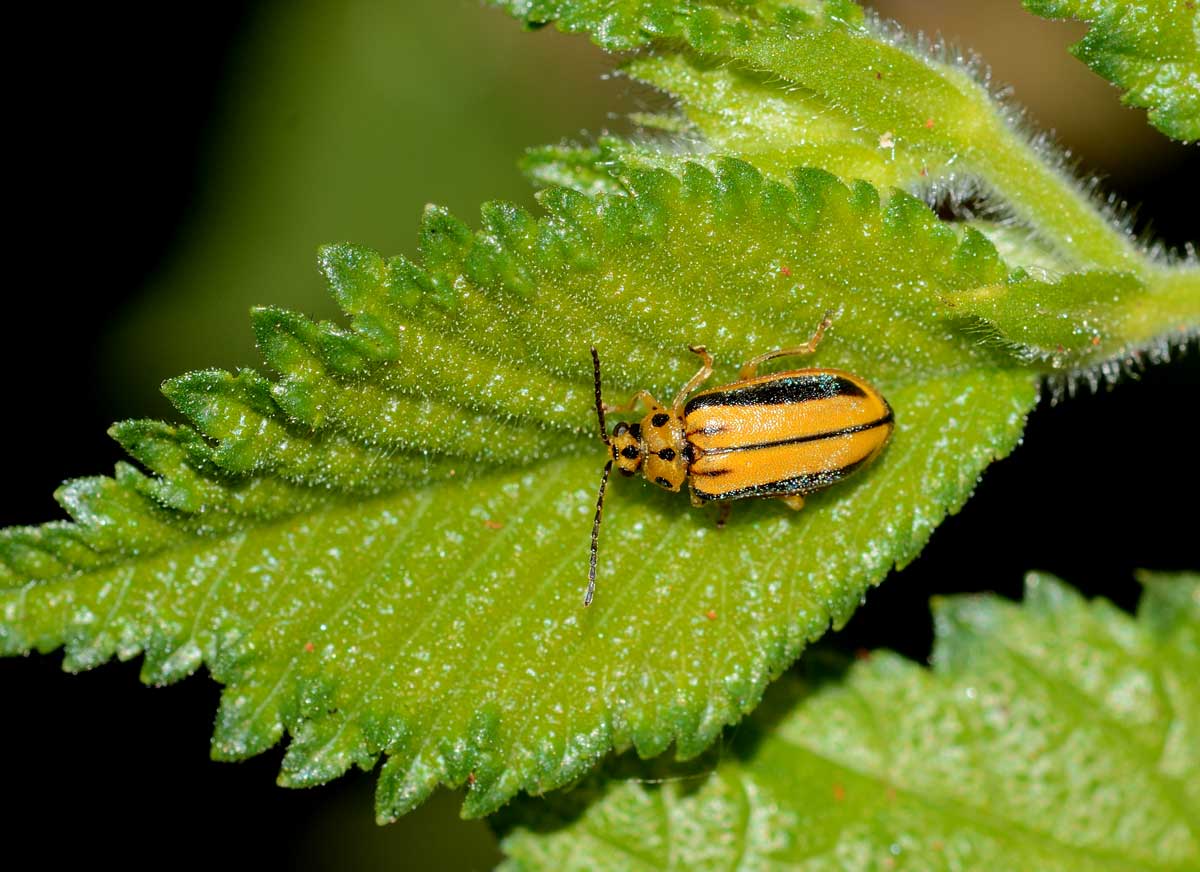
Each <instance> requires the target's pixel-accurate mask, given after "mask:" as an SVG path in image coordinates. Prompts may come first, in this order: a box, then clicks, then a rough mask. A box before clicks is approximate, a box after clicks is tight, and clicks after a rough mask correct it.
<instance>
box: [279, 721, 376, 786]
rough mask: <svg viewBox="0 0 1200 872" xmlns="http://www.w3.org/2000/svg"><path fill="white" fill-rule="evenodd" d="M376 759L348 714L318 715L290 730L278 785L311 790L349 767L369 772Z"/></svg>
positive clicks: (356, 723)
mask: <svg viewBox="0 0 1200 872" xmlns="http://www.w3.org/2000/svg"><path fill="white" fill-rule="evenodd" d="M377 759H378V754H377V753H372V752H371V751H370V750H368V748H367V746H366V742H365V741H364V738H363V734H362V728H361V726H360V724H359V723H358V721H357V719H355V718H354V717H353V716H352V715H351V713H349V712H346V711H336V712H332V713H320V714H318V715H315V716H312V717H309V718H307V719H305V720H303V721H301V722H300V723H299V724H298V725H296V726H295V727H294V728H293V733H292V740H291V742H289V743H288V748H287V751H286V753H285V754H284V756H283V764H282V766H281V767H280V770H279V778H278V782H279V784H280V785H281V786H283V787H312V786H314V785H317V784H324V783H325V782H327V781H332V780H333V779H334V778H337V777H339V776H340V775H343V774H344V773H345V772H346V771H347V770H349V769H350V767H351V766H358V767H359V768H360V769H364V770H370V769H372V768H373V767H374V765H375V761H376V760H377Z"/></svg>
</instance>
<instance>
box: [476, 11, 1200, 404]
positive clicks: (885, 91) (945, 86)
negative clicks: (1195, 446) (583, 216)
mask: <svg viewBox="0 0 1200 872" xmlns="http://www.w3.org/2000/svg"><path fill="white" fill-rule="evenodd" d="M500 5H501V6H504V7H505V8H507V9H508V10H509V11H510V12H511V13H513V14H515V15H518V16H519V17H522V18H523V19H524V20H525V21H527V22H538V23H545V22H549V21H557V22H558V23H559V24H560V26H563V27H564V29H568V30H585V31H588V32H590V33H591V34H592V36H593V38H594V39H595V40H596V41H597V42H599V43H600V44H601V45H605V46H606V47H610V48H612V47H613V45H612V44H611V42H610V41H609V36H610V34H611V33H612V32H613V29H614V28H616V29H617V30H618V31H620V32H621V33H623V34H624V36H623V39H627V38H629V37H630V35H631V34H639V37H638V39H639V42H638V44H639V45H649V46H652V47H653V51H651V52H648V53H646V54H644V55H639V56H636V57H634V58H633V59H631V60H630V61H628V62H627V63H626V64H625V67H624V70H625V72H626V73H627V74H628V75H630V76H632V77H634V78H636V79H639V80H642V81H644V82H647V83H649V84H652V85H654V86H656V87H658V88H660V89H662V90H664V91H666V92H668V93H669V94H671V95H672V96H673V97H674V98H675V99H676V101H677V104H678V108H679V113H680V114H679V115H678V116H670V117H662V116H643V117H641V118H639V120H640V121H641V122H642V123H643V124H645V125H648V126H650V127H658V128H660V129H663V130H664V131H666V132H667V133H668V134H669V136H668V137H666V138H660V139H659V140H649V141H640V142H638V143H636V144H634V143H625V142H621V141H619V140H616V139H612V138H609V139H605V140H603V141H601V142H600V143H599V145H598V147H596V148H591V149H579V150H575V151H571V150H570V149H563V148H560V149H557V150H553V151H546V152H544V153H541V154H538V155H536V156H531V159H530V160H529V161H528V162H527V169H528V170H529V171H530V173H531V175H533V176H534V177H535V179H536V180H550V181H554V182H557V183H561V184H567V185H571V186H573V187H575V188H577V189H579V190H582V191H590V190H595V189H596V185H598V184H600V182H598V181H597V178H598V177H602V176H604V175H607V176H608V177H609V179H610V180H612V179H619V178H620V175H621V173H622V172H623V171H625V169H627V168H629V167H640V168H646V167H665V168H667V169H669V170H671V171H673V172H680V171H681V170H682V166H683V165H684V163H686V162H688V161H690V160H699V161H703V162H710V165H711V164H713V163H715V162H717V161H719V160H720V156H721V155H724V154H734V155H736V156H738V157H739V158H740V159H744V160H747V161H749V162H751V163H752V164H754V165H755V166H756V167H758V168H759V169H760V170H761V171H762V172H763V173H765V174H766V175H768V176H772V177H776V178H780V177H786V176H787V173H788V172H789V170H790V168H791V167H792V166H795V165H797V164H801V163H802V164H805V165H814V166H820V167H822V168H824V169H827V170H829V171H831V172H833V173H835V174H838V175H842V176H857V177H861V178H863V179H866V180H868V181H870V182H872V183H873V184H875V185H877V186H884V185H895V186H900V187H903V188H905V189H907V190H909V191H912V192H914V193H918V194H925V195H937V194H941V193H946V194H948V195H950V197H951V198H952V199H953V198H955V197H959V196H968V197H969V196H973V195H977V196H980V197H982V198H983V200H984V201H985V203H987V204H988V208H989V209H990V210H992V211H999V213H1000V214H1001V215H1004V214H1006V213H1011V214H1013V215H1015V216H1016V217H1017V218H1019V219H1020V222H1019V223H1018V222H1013V221H1011V220H1009V221H1003V222H997V221H972V222H970V223H969V227H970V229H969V230H968V231H967V232H966V234H965V236H964V240H965V243H966V244H965V245H964V256H965V254H966V252H967V251H969V250H970V247H971V245H974V244H979V245H981V246H983V247H984V248H985V249H987V250H988V251H991V250H993V248H995V247H999V248H1000V250H1001V251H1002V253H1003V255H1004V256H1005V257H1006V258H1007V259H1008V262H1009V263H1010V264H1012V265H1013V266H1019V267H1021V268H1022V269H1023V270H1025V273H1022V274H1016V275H1013V276H1009V277H1006V279H1005V281H1003V282H999V283H997V284H995V285H991V286H985V285H982V284H976V285H975V286H973V287H972V288H969V289H962V290H961V291H958V292H956V293H954V294H950V295H947V296H945V297H944V298H943V299H944V302H945V303H946V304H947V307H948V309H949V310H950V311H948V312H947V314H948V315H952V316H953V315H957V316H960V317H959V318H958V323H959V324H960V326H963V327H965V328H966V329H967V332H968V333H970V334H971V335H973V336H976V337H979V336H982V337H984V338H987V339H989V340H994V341H996V342H997V344H999V345H1000V346H1003V347H1005V348H1008V349H1009V350H1011V351H1012V352H1014V353H1015V354H1016V355H1017V356H1018V357H1019V358H1020V359H1021V360H1022V361H1025V362H1030V363H1036V364H1037V365H1038V366H1039V367H1040V368H1042V369H1043V370H1044V371H1046V372H1050V373H1062V374H1063V375H1064V378H1063V379H1062V380H1056V382H1055V385H1056V389H1060V388H1061V387H1066V389H1068V390H1073V389H1074V387H1075V385H1076V384H1077V383H1085V384H1089V385H1095V384H1098V383H1099V382H1100V381H1101V380H1110V381H1111V380H1113V379H1115V378H1116V377H1117V376H1118V375H1119V374H1120V373H1121V372H1123V371H1125V370H1127V369H1136V368H1138V367H1140V366H1141V365H1142V364H1143V363H1144V362H1146V361H1162V360H1165V359H1167V357H1168V356H1169V354H1170V351H1171V350H1172V349H1173V348H1175V347H1177V346H1179V345H1181V344H1183V343H1185V342H1187V341H1189V340H1190V339H1191V338H1193V337H1195V336H1196V335H1197V332H1198V331H1200V264H1197V261H1196V259H1195V257H1194V255H1193V254H1189V255H1188V256H1187V258H1177V259H1175V260H1171V261H1168V260H1167V259H1166V258H1164V257H1162V256H1161V253H1158V252H1152V251H1148V250H1139V249H1138V248H1137V246H1135V245H1133V243H1132V237H1131V236H1130V234H1129V233H1128V232H1127V230H1125V229H1124V228H1122V227H1120V226H1118V225H1117V224H1116V223H1115V222H1113V221H1112V220H1111V218H1110V216H1109V215H1108V214H1107V212H1106V211H1105V210H1104V209H1102V208H1100V207H1099V205H1098V204H1097V203H1095V202H1094V196H1093V195H1092V194H1091V193H1089V192H1087V191H1085V190H1084V189H1083V188H1082V187H1081V186H1079V185H1078V184H1076V183H1074V182H1073V181H1072V180H1070V179H1069V177H1068V176H1067V175H1066V174H1065V173H1064V172H1063V171H1062V169H1061V167H1060V166H1059V165H1058V162H1057V160H1056V159H1055V158H1054V157H1053V155H1051V154H1048V153H1047V152H1046V149H1045V148H1044V147H1043V146H1042V145H1040V144H1038V143H1037V142H1031V141H1030V140H1029V137H1028V135H1027V134H1026V133H1025V132H1024V131H1023V130H1021V129H1020V126H1019V125H1018V124H1017V123H1016V121H1015V116H1014V113H1013V111H1012V110H1011V109H1009V108H1006V107H1005V106H1002V105H1000V104H999V103H998V102H997V101H996V100H994V99H993V98H992V97H991V96H990V95H989V93H988V90H987V88H986V87H985V84H984V83H983V81H981V78H980V77H979V75H978V71H977V70H975V69H973V68H970V67H968V66H964V64H963V63H962V62H961V61H960V60H957V59H953V58H950V57H949V56H945V55H944V54H943V53H940V52H938V51H934V50H932V49H928V48H925V47H922V46H920V45H919V44H916V43H914V42H912V41H910V40H907V39H906V38H904V37H903V35H902V34H900V33H899V32H898V31H897V30H895V29H893V28H889V27H888V26H886V25H884V24H883V23H881V22H879V21H876V20H873V19H869V18H865V17H864V16H863V15H862V13H861V11H860V10H858V8H857V7H856V6H854V5H853V4H850V3H841V2H838V3H822V2H811V3H789V2H767V0H762V2H746V3H721V2H705V0H695V2H690V3H676V2H672V0H661V2H654V0H646V2H645V3H642V4H638V5H637V6H636V14H634V12H635V8H634V7H632V6H627V5H622V4H616V5H614V4H611V3H601V4H593V3H588V2H585V0H577V2H572V0H560V2H554V3H532V4H530V3H520V2H509V3H504V2H501V3H500ZM651 10H653V16H654V17H655V20H657V21H660V22H665V23H663V24H661V26H658V27H653V28H652V27H646V26H643V25H641V24H637V23H636V22H639V21H643V20H645V18H646V17H647V16H649V15H651ZM630 16H632V17H630ZM699 21H709V22H710V24H711V26H709V25H705V26H704V27H703V28H701V29H702V30H703V31H704V33H703V35H701V36H695V34H694V31H695V30H696V27H697V26H699V25H697V24H696V23H695V22H699ZM713 22H715V23H713ZM622 47H627V46H622ZM681 146H682V148H681ZM985 237H986V238H985ZM980 328H982V329H980Z"/></svg>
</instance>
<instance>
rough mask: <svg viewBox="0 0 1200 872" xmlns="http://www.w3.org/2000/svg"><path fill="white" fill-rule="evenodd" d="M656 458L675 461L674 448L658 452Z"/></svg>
mask: <svg viewBox="0 0 1200 872" xmlns="http://www.w3.org/2000/svg"><path fill="white" fill-rule="evenodd" d="M658 456H659V457H661V458H662V459H663V460H674V459H675V449H674V448H664V449H663V450H662V451H660V452H658Z"/></svg>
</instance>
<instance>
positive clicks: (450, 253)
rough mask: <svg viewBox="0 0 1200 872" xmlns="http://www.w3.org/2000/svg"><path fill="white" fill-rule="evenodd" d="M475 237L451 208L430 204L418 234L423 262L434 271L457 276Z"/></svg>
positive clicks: (422, 218)
mask: <svg viewBox="0 0 1200 872" xmlns="http://www.w3.org/2000/svg"><path fill="white" fill-rule="evenodd" d="M474 238H475V236H474V234H473V233H472V232H471V229H470V228H469V227H467V225H466V224H464V223H463V222H462V221H459V220H458V219H457V218H455V217H454V216H453V215H452V214H451V213H450V210H449V209H446V208H445V207H443V206H436V205H434V204H432V203H430V204H429V205H427V206H426V207H425V212H424V214H423V215H422V216H421V228H420V231H419V235H418V250H419V251H420V253H421V262H422V263H424V264H425V266H426V268H427V269H429V270H431V271H436V272H448V273H457V272H458V271H459V269H460V267H461V265H462V262H463V258H464V257H465V256H466V253H467V249H468V248H469V247H470V246H471V243H472V242H473V241H474Z"/></svg>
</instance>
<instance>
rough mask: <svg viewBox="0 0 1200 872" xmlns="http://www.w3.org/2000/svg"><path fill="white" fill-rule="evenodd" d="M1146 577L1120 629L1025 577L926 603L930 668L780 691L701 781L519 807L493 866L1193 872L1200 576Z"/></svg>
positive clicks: (1089, 606)
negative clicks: (1002, 588) (1019, 600)
mask: <svg viewBox="0 0 1200 872" xmlns="http://www.w3.org/2000/svg"><path fill="white" fill-rule="evenodd" d="M1147 581H1148V585H1149V586H1148V589H1147V591H1146V593H1145V595H1144V597H1143V601H1142V604H1141V607H1140V609H1139V613H1138V617H1137V619H1136V620H1134V619H1132V618H1130V617H1129V616H1128V615H1126V614H1124V613H1122V612H1120V611H1118V610H1117V609H1115V608H1113V607H1112V606H1111V605H1109V604H1108V603H1105V602H1103V601H1095V602H1091V603H1088V602H1086V601H1084V600H1083V599H1082V598H1081V597H1080V596H1079V595H1078V594H1076V593H1074V592H1073V591H1072V590H1071V589H1070V588H1068V587H1066V586H1064V585H1063V584H1061V583H1059V582H1057V581H1055V580H1054V579H1052V578H1050V577H1047V576H1042V575H1031V576H1030V577H1029V579H1028V581H1027V584H1026V596H1025V602H1024V603H1023V604H1022V605H1019V606H1018V605H1016V604H1013V603H1010V602H1007V601H1005V600H1002V599H999V598H997V597H994V596H978V597H954V598H950V599H946V600H941V601H938V602H936V604H935V614H936V617H937V634H938V639H937V645H936V648H935V653H934V668H933V670H932V671H929V670H926V669H923V668H921V667H920V666H918V665H916V664H915V663H912V662H911V661H908V660H905V659H903V658H900V657H898V656H896V655H894V654H890V653H888V652H878V653H876V654H875V655H874V656H872V657H871V658H870V659H869V661H867V662H859V663H856V664H855V665H854V666H853V667H851V668H850V669H849V671H848V672H847V673H846V674H845V675H843V676H840V677H836V678H831V677H830V676H828V675H825V676H823V677H820V678H818V676H816V675H815V674H814V675H813V676H810V680H809V681H807V682H802V681H801V680H800V679H798V678H794V677H792V676H789V677H788V678H787V679H785V680H783V681H780V682H779V683H778V684H776V685H775V686H774V687H772V689H771V691H770V692H769V693H768V695H767V699H766V700H765V701H764V704H763V705H762V706H761V707H760V708H759V710H758V711H757V712H755V714H754V715H752V716H751V717H750V718H749V719H748V721H747V722H746V723H745V724H743V725H742V726H741V728H740V729H738V730H737V731H736V733H734V735H733V736H732V738H731V740H730V742H729V744H728V745H727V746H726V747H725V748H724V749H723V753H722V755H721V757H720V760H719V762H718V763H716V764H715V767H714V769H713V771H711V772H710V773H708V774H704V773H698V774H695V773H693V774H680V773H679V772H678V771H677V768H676V770H673V769H672V768H670V767H667V766H664V765H662V764H659V765H657V766H648V765H646V764H635V763H632V762H631V761H622V763H619V764H617V765H616V766H614V769H613V772H612V773H611V774H612V775H613V776H614V777H613V778H612V779H610V780H607V781H598V780H596V781H592V782H590V783H587V784H586V785H585V786H584V787H581V788H579V789H577V790H575V791H572V792H569V793H566V794H559V795H556V796H555V797H553V798H552V799H551V800H549V801H546V802H537V801H534V800H527V801H523V802H522V803H521V804H520V805H519V806H518V807H517V808H516V809H515V810H516V811H519V812H522V813H523V814H524V817H522V818H519V819H517V820H516V821H515V823H516V828H515V829H514V830H513V831H512V832H510V833H509V835H508V836H507V838H506V839H505V841H504V848H505V850H506V851H507V853H508V855H509V861H508V863H507V864H506V868H507V869H510V870H515V869H544V868H553V869H589V870H590V869H714V870H715V869H744V868H788V869H812V870H817V869H891V868H914V869H946V870H950V869H1043V870H1071V872H1075V870H1084V869H1088V870H1090V869H1106V870H1112V869H1128V870H1134V869H1137V870H1147V869H1177V870H1183V869H1194V868H1196V867H1197V865H1198V864H1200V813H1198V812H1197V809H1200V787H1198V785H1197V781H1196V778H1195V774H1196V772H1197V767H1200V694H1198V693H1197V689H1196V685H1195V681H1194V676H1195V675H1196V674H1197V673H1198V672H1200V577H1198V576H1190V577H1169V576H1164V577H1148V578H1147ZM638 775H640V776H641V778H642V779H643V781H637V780H632V779H633V777H636V776H638ZM647 778H649V779H651V780H652V782H654V783H644V779H647Z"/></svg>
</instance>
